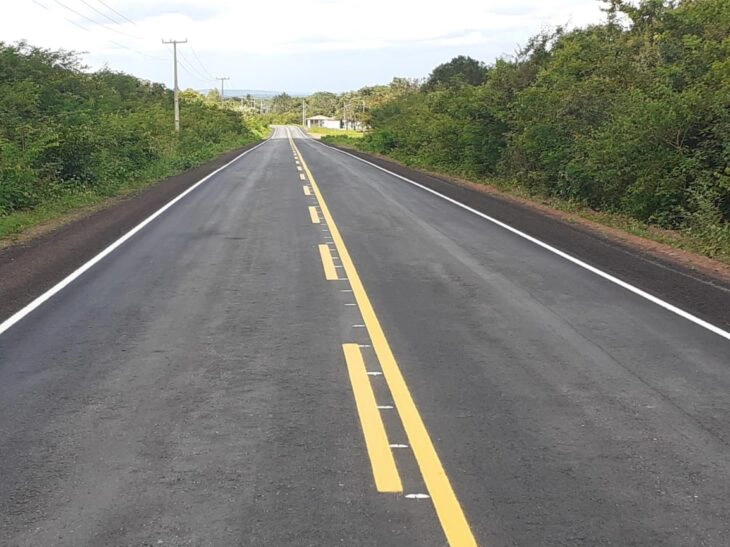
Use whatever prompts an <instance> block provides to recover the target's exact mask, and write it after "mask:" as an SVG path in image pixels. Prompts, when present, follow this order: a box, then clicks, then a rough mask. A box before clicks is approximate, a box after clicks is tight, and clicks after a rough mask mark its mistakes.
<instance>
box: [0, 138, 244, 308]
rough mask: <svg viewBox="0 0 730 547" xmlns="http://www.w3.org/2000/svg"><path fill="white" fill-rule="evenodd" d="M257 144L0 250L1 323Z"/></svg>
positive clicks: (238, 149) (116, 200) (236, 150)
mask: <svg viewBox="0 0 730 547" xmlns="http://www.w3.org/2000/svg"><path fill="white" fill-rule="evenodd" d="M257 144H258V143H251V144H248V145H246V146H243V147H241V148H237V149H235V150H231V151H230V152H226V153H225V154H222V155H220V156H219V157H218V158H216V159H215V160H213V161H210V162H208V163H205V164H203V165H200V166H198V167H196V168H194V169H190V170H189V171H186V172H184V173H181V174H179V175H175V176H172V177H168V178H166V179H164V180H162V181H160V182H158V183H156V184H153V185H152V186H148V187H146V188H145V189H144V190H142V191H140V192H136V193H134V194H131V195H129V196H127V197H125V198H122V199H114V200H111V201H110V202H109V203H108V206H106V207H95V208H93V209H92V210H91V211H88V212H87V214H86V215H83V216H80V217H77V218H74V219H73V220H71V221H70V222H67V223H64V224H62V225H60V226H59V227H58V228H56V229H54V230H52V231H50V232H47V233H44V234H41V235H39V236H38V237H35V238H32V239H30V240H27V241H23V242H22V243H18V244H15V245H11V246H9V247H5V248H3V249H0V272H1V275H0V320H2V319H5V318H7V317H9V316H10V315H12V314H13V313H14V312H16V311H18V310H19V309H20V308H22V307H23V306H25V305H26V304H28V303H29V302H30V301H32V300H33V299H34V298H35V297H37V296H38V295H40V294H42V293H43V292H44V291H46V290H47V289H49V288H50V287H52V286H53V285H54V284H55V283H56V282H58V281H59V280H61V279H63V278H64V277H65V276H66V275H68V274H69V273H71V272H73V271H74V270H75V269H76V268H78V267H79V266H80V265H81V264H83V263H84V262H86V261H87V260H89V259H91V258H92V257H93V256H94V255H96V254H97V253H98V252H100V251H101V250H103V249H104V248H105V247H107V246H108V245H109V244H110V243H112V242H113V241H115V240H116V239H118V238H119V237H120V236H122V235H123V234H124V233H126V232H127V231H129V230H130V229H131V228H133V227H134V226H136V225H137V224H139V223H140V222H141V221H143V220H144V219H145V218H147V217H148V216H150V215H151V214H152V213H154V212H155V211H156V210H158V209H159V208H160V207H162V206H164V205H165V204H166V203H167V202H169V201H170V200H172V199H174V198H175V197H176V196H178V195H179V194H181V193H182V192H184V191H185V190H187V189H188V188H190V187H191V186H192V185H193V184H195V183H196V182H198V181H199V180H200V179H201V178H203V177H205V176H206V175H208V174H210V173H212V172H213V171H215V170H216V169H218V168H219V167H221V166H223V165H225V164H226V163H228V162H229V161H231V160H232V159H234V158H235V157H237V156H238V155H240V154H241V153H242V152H244V151H246V150H248V149H250V148H253V147H254V146H256V145H257Z"/></svg>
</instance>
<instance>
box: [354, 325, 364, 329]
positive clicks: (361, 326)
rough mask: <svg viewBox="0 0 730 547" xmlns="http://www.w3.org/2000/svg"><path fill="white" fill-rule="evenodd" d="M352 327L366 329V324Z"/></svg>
mask: <svg viewBox="0 0 730 547" xmlns="http://www.w3.org/2000/svg"><path fill="white" fill-rule="evenodd" d="M352 328H353V329H364V328H365V325H353V326H352Z"/></svg>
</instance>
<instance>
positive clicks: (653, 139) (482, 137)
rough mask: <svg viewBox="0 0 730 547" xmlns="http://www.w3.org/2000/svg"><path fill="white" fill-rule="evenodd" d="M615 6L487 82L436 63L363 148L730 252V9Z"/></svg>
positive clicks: (692, 3) (687, 1) (494, 70)
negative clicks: (682, 234)
mask: <svg viewBox="0 0 730 547" xmlns="http://www.w3.org/2000/svg"><path fill="white" fill-rule="evenodd" d="M604 9H605V12H606V13H607V20H606V22H605V23H604V24H600V25H595V26H590V27H588V28H583V29H577V30H572V31H570V32H566V31H564V30H562V29H557V30H556V31H554V32H552V33H543V34H541V35H539V36H537V37H535V38H533V39H532V40H531V41H530V42H529V43H528V44H527V46H526V47H525V48H524V49H523V50H522V51H520V52H519V54H518V55H517V56H516V57H515V58H513V59H509V60H506V59H500V60H498V61H496V62H495V63H494V64H492V65H490V66H488V67H486V69H485V71H484V79H483V82H482V83H477V85H473V84H474V78H475V77H478V75H479V72H478V69H479V68H480V66H481V65H479V63H477V62H471V61H469V60H468V59H466V58H457V59H455V60H454V61H452V62H451V63H448V64H447V65H444V66H441V67H438V68H437V69H436V70H434V73H433V74H432V76H431V78H430V79H429V80H428V81H427V84H428V85H425V86H423V87H422V88H421V89H420V90H419V91H417V92H413V93H408V94H404V95H402V96H400V98H398V99H397V100H395V101H392V102H390V103H388V104H386V105H384V106H383V107H381V108H379V109H377V110H375V111H373V112H372V113H371V116H370V120H369V121H370V125H371V128H372V130H371V133H370V134H369V135H368V136H367V137H366V138H365V139H364V140H363V145H362V146H366V147H368V148H369V149H370V150H372V151H376V152H380V153H385V154H389V155H392V156H393V157H395V158H397V159H401V160H403V161H406V162H409V163H411V164H415V165H420V166H423V167H428V168H435V169H438V170H442V171H446V172H450V173H454V174H459V175H465V176H476V177H499V178H501V179H503V180H505V181H514V182H512V183H513V184H519V185H522V186H523V187H527V188H528V189H529V190H530V191H532V192H535V193H539V194H542V195H548V196H556V197H560V198H564V199H567V200H571V201H575V202H579V203H582V204H585V205H587V206H590V207H592V208H594V209H597V210H602V211H609V212H616V213H621V214H624V215H628V216H630V217H632V218H635V219H638V220H641V221H645V222H649V223H653V224H657V225H660V226H662V227H667V228H679V229H682V230H685V231H687V232H691V233H692V234H693V235H695V236H698V237H700V238H701V239H702V240H703V241H704V242H705V250H706V252H708V253H710V254H713V253H716V252H720V251H722V252H725V253H727V250H728V248H730V228H729V226H730V224H729V223H730V2H728V1H727V0H682V1H675V2H669V1H663V0H644V1H641V2H640V3H638V4H630V3H628V2H624V1H622V0H611V1H607V2H604ZM462 68H463V69H464V70H465V72H464V74H463V75H460V74H459V70H460V69H462Z"/></svg>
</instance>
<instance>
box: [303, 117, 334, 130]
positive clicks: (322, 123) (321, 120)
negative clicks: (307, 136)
mask: <svg viewBox="0 0 730 547" xmlns="http://www.w3.org/2000/svg"><path fill="white" fill-rule="evenodd" d="M307 127H325V128H327V129H341V128H342V122H341V121H340V120H338V119H337V118H330V117H329V116H312V117H311V118H307Z"/></svg>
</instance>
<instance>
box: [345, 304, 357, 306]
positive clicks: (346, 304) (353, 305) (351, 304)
mask: <svg viewBox="0 0 730 547" xmlns="http://www.w3.org/2000/svg"><path fill="white" fill-rule="evenodd" d="M345 306H357V304H349V303H348V304H345Z"/></svg>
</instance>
